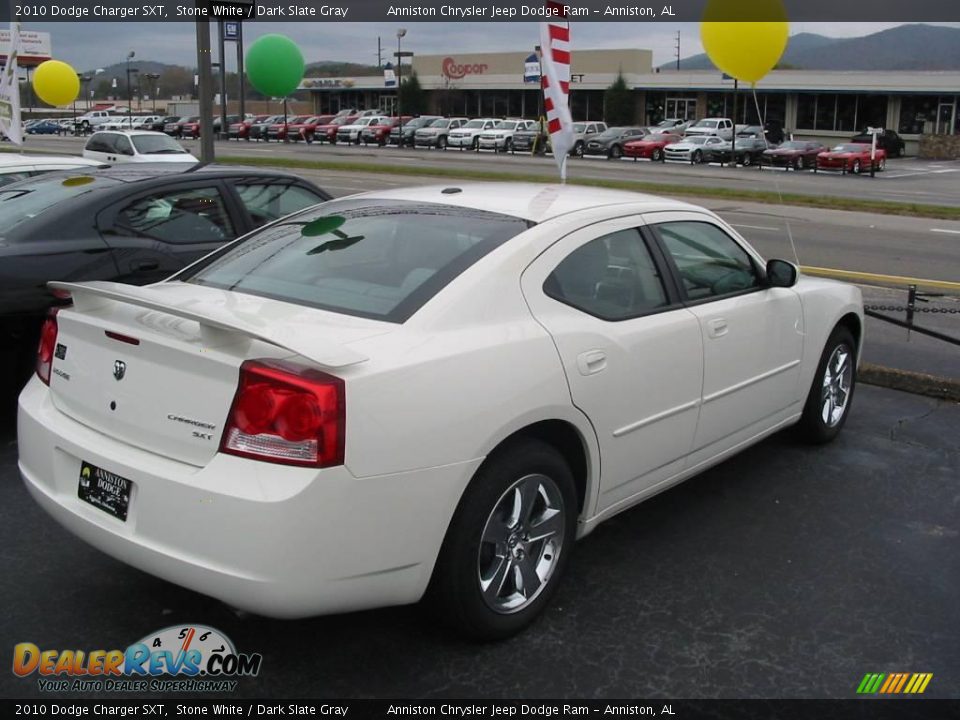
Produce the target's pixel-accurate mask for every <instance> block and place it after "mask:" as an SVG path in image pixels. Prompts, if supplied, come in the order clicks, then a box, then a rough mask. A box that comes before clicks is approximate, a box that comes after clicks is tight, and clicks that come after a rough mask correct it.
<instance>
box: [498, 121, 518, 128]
mask: <svg viewBox="0 0 960 720" xmlns="http://www.w3.org/2000/svg"><path fill="white" fill-rule="evenodd" d="M516 126H517V123H515V122H514V121H513V120H501V121H500V122H498V123H497V124H496V125H494V126H493V129H494V130H513V129H514V128H515V127H516Z"/></svg>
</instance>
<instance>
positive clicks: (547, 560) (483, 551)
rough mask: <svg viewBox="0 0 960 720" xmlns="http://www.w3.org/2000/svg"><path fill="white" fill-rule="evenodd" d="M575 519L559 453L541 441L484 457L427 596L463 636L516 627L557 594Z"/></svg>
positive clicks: (492, 636)
mask: <svg viewBox="0 0 960 720" xmlns="http://www.w3.org/2000/svg"><path fill="white" fill-rule="evenodd" d="M576 522H577V500H576V491H575V486H574V480H573V475H572V474H571V472H570V468H569V467H568V466H567V464H566V462H565V461H564V459H563V457H562V456H561V455H560V453H558V452H557V451H556V450H555V449H554V448H553V447H551V446H550V445H547V444H546V443H543V442H541V441H539V440H532V439H524V440H518V441H516V442H512V443H510V444H509V445H507V446H506V447H504V448H502V449H500V450H498V451H497V452H495V453H494V454H493V455H491V456H490V457H489V458H487V460H486V461H485V462H484V464H483V465H482V466H481V467H480V469H479V470H478V471H477V474H476V475H475V476H474V478H473V480H472V481H471V482H470V485H469V486H468V487H467V489H466V491H465V492H464V494H463V497H462V498H461V499H460V503H459V505H458V507H457V511H456V513H455V514H454V517H453V520H452V521H451V523H450V527H449V528H448V529H447V534H446V537H445V538H444V541H443V546H442V548H441V550H440V555H439V557H438V558H437V564H436V567H435V568H434V573H433V579H432V580H431V584H430V589H429V591H428V596H429V600H430V602H431V603H432V605H433V607H434V608H435V610H436V611H437V613H438V614H439V615H440V616H441V618H443V620H444V621H445V622H446V623H447V624H448V625H450V626H451V627H453V628H454V629H455V630H457V631H458V632H460V633H462V634H463V635H466V636H468V637H471V638H474V639H478V640H499V639H503V638H507V637H509V636H511V635H514V634H516V633H518V632H520V631H521V630H522V629H523V628H525V627H526V626H527V625H529V624H530V623H531V622H533V620H534V619H535V618H536V617H537V616H538V615H539V614H540V612H541V611H542V610H543V609H544V607H546V605H547V604H548V603H549V602H550V599H551V598H552V597H553V594H554V593H555V592H556V589H557V586H558V585H559V582H560V578H561V576H562V575H563V570H564V569H565V567H566V564H567V562H568V560H569V557H570V552H571V551H572V550H573V542H574V539H575V535H576ZM538 534H539V537H538Z"/></svg>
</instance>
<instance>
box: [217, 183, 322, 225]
mask: <svg viewBox="0 0 960 720" xmlns="http://www.w3.org/2000/svg"><path fill="white" fill-rule="evenodd" d="M235 187H236V188H237V193H239V195H240V200H241V201H242V202H243V204H244V206H245V207H246V208H247V212H248V213H250V218H251V219H252V220H253V224H254V226H256V227H259V226H260V225H265V224H267V223H268V222H272V221H274V220H278V219H279V218H282V217H284V216H286V215H292V214H293V213H295V212H300V211H301V210H305V209H306V208H308V207H310V206H311V205H316V204H317V203H321V202H323V201H324V200H326V198H324V197H320V196H319V195H317V194H316V193H315V192H313V191H312V190H308V189H307V188H305V187H300V186H299V185H294V184H293V183H292V182H287V181H284V182H275V183H249V184H243V185H239V184H238V185H236V186H235Z"/></svg>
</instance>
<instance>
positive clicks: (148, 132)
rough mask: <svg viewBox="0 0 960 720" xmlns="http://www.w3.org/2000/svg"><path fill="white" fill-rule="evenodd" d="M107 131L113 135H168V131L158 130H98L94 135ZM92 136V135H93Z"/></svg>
mask: <svg viewBox="0 0 960 720" xmlns="http://www.w3.org/2000/svg"><path fill="white" fill-rule="evenodd" d="M105 133H110V134H111V135H166V133H162V132H157V131H156V130H123V129H121V130H97V131H96V132H95V133H93V134H94V135H102V134H105ZM91 137H92V136H91Z"/></svg>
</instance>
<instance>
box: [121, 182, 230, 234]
mask: <svg viewBox="0 0 960 720" xmlns="http://www.w3.org/2000/svg"><path fill="white" fill-rule="evenodd" d="M114 222H115V225H116V226H117V227H118V228H119V229H120V230H122V231H126V232H132V233H134V234H136V235H141V236H144V237H150V238H154V239H156V240H162V241H163V242H168V243H204V242H223V241H225V240H232V239H233V238H234V237H236V233H235V232H234V229H233V223H232V222H231V220H230V216H229V214H228V213H227V209H226V207H225V205H224V202H223V198H222V197H221V196H220V192H219V191H218V190H217V189H216V188H212V187H206V188H191V189H188V190H172V191H166V192H159V193H155V194H153V195H148V196H147V197H144V198H140V199H139V200H136V201H134V202H133V203H131V204H130V205H127V206H126V207H125V208H123V210H121V211H120V212H119V213H117V217H116V220H115V221H114Z"/></svg>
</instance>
